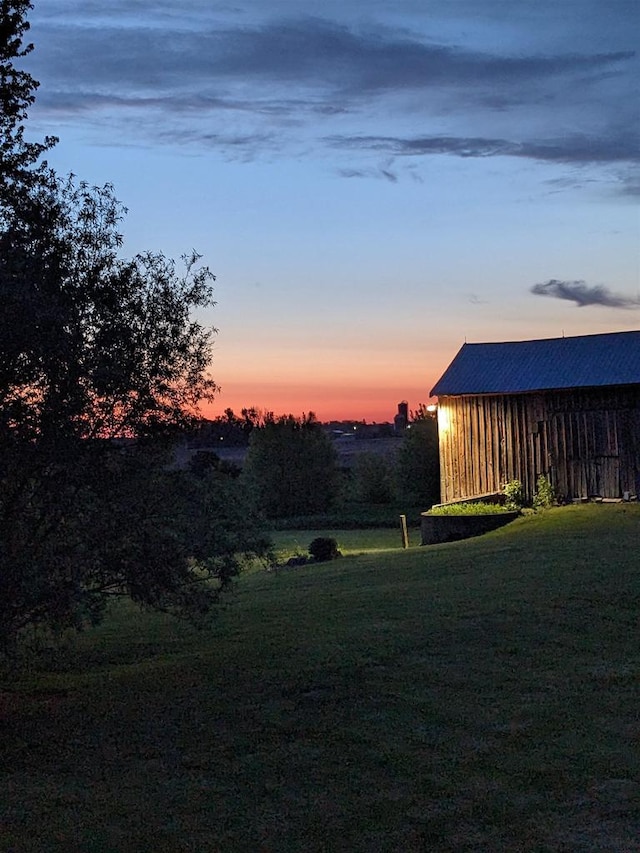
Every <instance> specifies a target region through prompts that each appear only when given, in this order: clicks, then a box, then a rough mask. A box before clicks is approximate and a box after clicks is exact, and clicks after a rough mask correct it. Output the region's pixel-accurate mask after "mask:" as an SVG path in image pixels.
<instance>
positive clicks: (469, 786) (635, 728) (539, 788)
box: [0, 504, 640, 853]
mask: <svg viewBox="0 0 640 853" xmlns="http://www.w3.org/2000/svg"><path fill="white" fill-rule="evenodd" d="M319 533H322V534H323V535H327V533H328V535H334V536H336V538H337V539H338V541H339V543H340V545H341V548H342V549H343V551H344V553H345V555H346V556H345V557H344V558H343V559H341V560H338V561H336V562H335V563H331V564H320V565H315V566H306V567H303V568H298V569H288V570H282V571H277V572H269V573H267V572H255V573H252V574H248V575H247V576H246V577H244V578H243V579H241V581H240V582H239V583H238V584H237V586H236V590H235V592H234V593H233V594H232V595H231V596H230V597H229V598H228V603H227V606H226V607H224V609H222V611H221V612H219V614H218V616H217V617H216V619H215V620H214V621H213V623H212V625H211V627H209V628H207V629H203V630H200V631H198V630H196V629H193V628H191V627H189V626H188V625H184V624H182V623H177V622H174V621H172V620H169V619H166V618H164V617H161V616H158V615H150V614H142V615H141V614H140V613H139V612H138V611H137V610H135V609H134V608H132V607H131V606H124V605H121V606H120V607H119V608H118V609H117V610H116V611H114V612H113V614H112V615H111V617H110V618H109V620H108V621H107V622H106V623H105V624H104V625H103V626H101V627H100V628H98V629H96V630H94V631H91V632H88V633H86V634H84V635H82V636H81V637H79V638H78V640H77V641H75V642H73V643H72V644H71V645H70V646H69V647H68V648H67V649H66V650H64V651H63V652H61V653H59V654H58V655H55V656H52V658H51V660H50V661H49V665H48V667H47V668H45V669H42V668H41V669H40V670H37V671H36V670H34V671H32V672H31V673H29V674H26V675H24V676H23V677H21V679H19V680H17V681H12V682H10V683H5V684H4V685H2V686H0V761H1V766H0V850H2V851H9V850H14V851H16V853H30V851H38V853H41V851H87V853H94V851H101V853H102V851H114V853H116V851H118V853H119V851H125V853H126V851H155V850H160V851H273V853H281V851H367V853H368V851H403V852H404V851H421V853H428V851H451V853H458V851H488V853H492V851H514V853H515V851H526V852H527V853H528V851H549V853H552V851H565V853H587V851H596V850H597V851H602V850H606V851H624V852H625V853H626V851H640V841H639V838H640V702H639V698H640V691H639V689H638V688H639V686H640V679H639V673H640V643H639V640H640V629H639V623H638V618H639V614H640V606H639V605H640V566H639V562H640V561H639V560H638V541H639V534H640V506H638V505H637V504H634V505H623V504H616V505H585V506H576V507H566V508H560V509H554V510H550V511H548V512H545V513H541V514H539V515H535V516H534V515H531V516H527V517H524V518H521V519H518V520H517V521H515V522H513V523H512V524H511V525H509V526H507V527H505V528H502V529H501V530H498V531H495V532H493V533H490V534H487V535H485V536H483V537H479V538H477V539H472V540H467V541H463V542H454V543H448V544H446V545H438V546H430V547H427V548H420V547H411V548H409V549H408V550H406V551H403V550H402V549H401V548H399V547H396V545H397V543H398V542H399V532H396V531H383V532H379V531H364V532H358V531H352V532H349V533H345V534H343V533H342V532H337V533H336V532H333V533H332V532H330V531H329V532H327V531H307V532H306V533H295V534H294V533H291V534H289V533H287V534H284V533H283V534H280V536H281V538H280V539H279V541H278V543H277V546H278V548H279V549H281V551H282V553H286V552H291V553H293V551H295V549H296V547H299V548H300V549H301V550H303V551H306V547H307V545H308V544H309V542H310V541H311V540H312V539H313V538H314V537H315V536H316V535H318V534H319ZM368 543H369V544H368ZM394 543H395V544H394Z"/></svg>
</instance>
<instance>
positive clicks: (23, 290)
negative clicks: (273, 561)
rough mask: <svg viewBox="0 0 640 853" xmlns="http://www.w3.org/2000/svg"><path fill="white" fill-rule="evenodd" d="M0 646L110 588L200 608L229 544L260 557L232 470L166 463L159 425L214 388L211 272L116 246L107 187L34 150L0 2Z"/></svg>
mask: <svg viewBox="0 0 640 853" xmlns="http://www.w3.org/2000/svg"><path fill="white" fill-rule="evenodd" d="M0 4H1V5H0V9H1V11H2V20H1V23H0V50H1V51H2V55H1V59H2V65H1V72H0V73H1V78H0V83H1V84H2V95H1V97H2V103H3V105H4V113H3V116H2V119H0V134H1V136H0V169H1V174H0V177H1V185H2V192H1V193H0V304H2V312H1V313H0V644H4V645H5V646H7V645H8V644H9V643H11V642H12V641H13V640H14V639H15V638H16V637H17V636H18V635H19V633H20V632H21V631H22V630H23V629H24V628H25V627H27V626H44V627H45V628H47V629H62V628H66V627H69V626H75V627H80V626H81V625H83V624H85V623H86V622H87V621H95V620H96V619H98V618H99V617H100V615H101V613H102V611H103V609H104V605H105V601H106V600H107V599H108V597H109V596H110V595H123V594H126V595H130V596H131V597H132V598H133V599H134V600H136V601H138V602H140V603H141V604H144V605H149V606H153V607H159V608H162V609H167V610H181V611H183V612H188V613H201V612H203V611H205V610H206V609H207V608H208V607H209V606H210V605H211V604H212V603H213V602H214V601H215V600H216V599H217V596H218V594H219V591H220V590H221V589H222V588H224V587H225V586H226V584H227V583H228V582H229V579H230V577H231V576H232V575H233V574H234V573H236V572H237V571H238V569H239V566H240V564H241V562H242V560H243V556H245V555H246V556H248V557H250V556H252V555H253V554H256V553H264V552H265V549H266V542H265V540H264V537H263V536H262V534H261V531H260V524H259V521H258V519H257V517H256V515H255V513H254V512H253V509H252V507H251V505H250V503H248V502H247V500H246V499H245V493H244V491H243V490H242V487H241V485H240V483H239V482H237V481H234V480H233V479H232V478H231V477H228V476H225V474H224V472H222V471H210V472H208V473H207V475H206V476H195V475H194V474H192V473H186V472H185V473H180V472H175V471H172V470H170V466H169V464H168V463H169V461H170V456H169V455H168V449H169V448H170V446H171V441H172V439H173V438H174V437H175V435H176V434H177V433H178V432H180V431H182V430H184V429H185V428H187V427H189V426H191V425H193V423H195V422H196V420H197V419H198V416H199V405H200V403H201V402H203V401H207V400H210V399H211V398H212V397H213V394H214V392H215V391H216V385H215V383H214V381H213V380H212V379H211V378H210V377H209V375H208V373H207V369H208V366H209V363H210V358H211V336H212V332H213V330H210V329H207V328H205V327H203V326H202V325H201V324H200V323H198V322H197V321H196V320H194V319H193V312H194V309H202V308H205V307H207V306H211V305H212V304H214V303H213V299H212V281H213V276H212V275H211V273H210V271H209V270H208V269H207V268H206V267H202V266H199V265H198V256H197V255H195V254H193V255H191V256H189V257H187V258H185V259H184V261H185V263H184V267H183V268H182V269H180V270H178V268H177V267H176V265H175V264H174V263H173V261H171V260H169V259H167V258H165V257H164V256H163V255H161V254H152V253H143V254H139V255H136V256H135V257H134V258H131V259H127V260H125V259H122V258H121V257H120V256H119V250H120V248H121V243H122V241H121V237H120V234H119V231H118V226H119V224H120V222H121V220H122V217H123V215H124V210H123V208H122V206H121V205H120V204H119V203H118V201H117V200H116V198H115V196H114V193H113V189H112V188H111V187H110V186H105V187H103V188H90V187H88V186H87V185H86V184H84V183H77V182H76V181H75V180H74V178H73V177H70V178H68V179H65V180H62V179H60V178H59V177H58V176H57V175H56V174H55V173H54V172H53V171H52V170H50V169H48V168H47V167H46V165H44V164H43V165H41V166H35V165H34V164H35V161H36V160H37V158H38V157H39V155H40V154H41V153H42V151H43V150H45V148H46V147H47V145H49V144H50V142H51V140H47V141H46V142H45V143H43V144H40V145H38V144H30V143H26V142H25V141H24V139H23V127H22V125H21V124H20V122H21V121H22V120H23V119H24V117H25V115H26V110H27V108H28V106H29V105H30V104H31V102H32V101H33V92H34V90H35V86H36V85H37V84H36V83H35V81H33V80H32V79H31V78H30V77H29V75H25V74H24V73H23V72H20V71H17V70H16V69H15V68H13V66H12V59H15V58H18V57H20V56H22V55H24V52H25V51H26V50H28V49H29V47H26V48H24V47H23V46H22V36H23V34H24V33H25V31H26V30H27V28H28V25H27V23H26V21H25V20H24V15H25V14H26V11H27V10H28V9H29V8H31V4H30V3H28V2H19V0H16V2H7V0H0Z"/></svg>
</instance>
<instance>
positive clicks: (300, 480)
mask: <svg viewBox="0 0 640 853" xmlns="http://www.w3.org/2000/svg"><path fill="white" fill-rule="evenodd" d="M242 478H243V480H244V481H245V482H246V483H247V484H248V485H249V486H250V487H251V488H252V490H253V491H254V493H255V496H256V499H257V500H258V502H259V504H260V506H261V507H262V508H263V510H264V512H265V513H266V515H267V516H268V517H269V518H287V517H293V516H304V515H311V514H313V513H319V512H325V511H326V510H327V509H329V507H330V506H331V505H332V503H333V502H334V500H335V499H336V495H337V491H338V468H337V454H336V451H335V448H334V446H333V444H332V442H331V439H330V438H329V436H328V435H327V434H326V432H325V431H324V429H323V428H322V425H321V424H320V423H319V422H318V421H317V420H316V418H315V415H314V414H313V413H310V414H309V415H303V416H302V418H295V417H294V416H293V415H282V416H280V417H274V415H272V414H269V415H266V416H265V421H264V424H263V426H261V427H257V428H255V429H254V430H253V431H252V433H251V439H250V442H249V450H248V453H247V458H246V460H245V464H244V469H243V474H242Z"/></svg>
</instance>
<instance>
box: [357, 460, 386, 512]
mask: <svg viewBox="0 0 640 853" xmlns="http://www.w3.org/2000/svg"><path fill="white" fill-rule="evenodd" d="M393 486H394V483H393V467H392V465H391V464H390V462H389V460H388V459H386V458H385V457H384V456H380V455H379V454H378V453H372V452H364V453H358V455H357V456H356V460H355V464H354V466H353V487H354V493H355V497H356V499H357V500H359V501H363V502H364V503H372V504H388V503H391V501H392V500H393V498H394V488H393Z"/></svg>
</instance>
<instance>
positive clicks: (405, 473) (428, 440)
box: [397, 405, 440, 509]
mask: <svg viewBox="0 0 640 853" xmlns="http://www.w3.org/2000/svg"><path fill="white" fill-rule="evenodd" d="M397 471H398V485H399V489H400V491H401V492H402V494H403V495H404V496H405V497H406V499H407V500H409V501H411V502H412V503H414V504H419V505H421V506H424V508H425V509H429V508H430V507H431V506H433V504H435V503H438V502H439V501H440V461H439V448H438V422H437V420H436V417H435V416H434V415H433V414H432V413H431V412H429V411H427V409H426V407H425V406H424V405H421V406H420V407H419V408H418V411H417V412H415V413H414V412H412V420H411V423H410V425H409V428H408V429H407V431H406V433H405V437H404V439H403V442H402V446H401V447H400V450H399V451H398V466H397Z"/></svg>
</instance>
